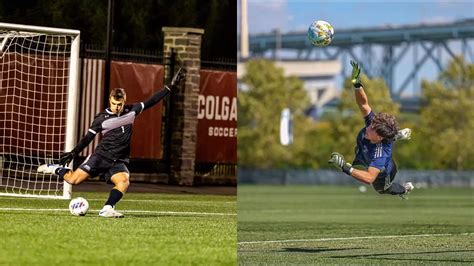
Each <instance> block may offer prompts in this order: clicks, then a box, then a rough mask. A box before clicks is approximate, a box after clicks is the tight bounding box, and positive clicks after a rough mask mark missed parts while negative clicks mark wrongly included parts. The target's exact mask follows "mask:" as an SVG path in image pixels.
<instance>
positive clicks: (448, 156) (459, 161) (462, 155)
mask: <svg viewBox="0 0 474 266" xmlns="http://www.w3.org/2000/svg"><path fill="white" fill-rule="evenodd" d="M422 90H423V96H422V97H423V100H424V102H425V105H424V107H423V109H422V112H421V125H422V130H421V132H420V133H421V134H422V136H423V140H424V142H423V145H422V153H423V154H424V160H427V161H429V162H430V167H432V168H442V169H446V168H449V169H457V170H464V169H474V64H468V63H467V62H465V60H464V59H463V58H462V57H456V58H454V59H453V60H452V61H451V62H449V64H448V66H447V67H446V69H445V70H444V71H443V72H442V73H441V74H440V76H439V79H438V80H437V81H434V82H428V81H423V82H422Z"/></svg>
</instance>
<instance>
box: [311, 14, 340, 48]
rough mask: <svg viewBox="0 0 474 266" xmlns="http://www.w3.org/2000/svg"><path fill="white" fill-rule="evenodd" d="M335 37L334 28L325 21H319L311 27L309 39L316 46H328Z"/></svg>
mask: <svg viewBox="0 0 474 266" xmlns="http://www.w3.org/2000/svg"><path fill="white" fill-rule="evenodd" d="M333 36H334V28H333V27H332V26H331V24H329V23H328V22H326V21H324V20H317V21H315V22H313V23H312V24H311V25H310V26H309V29H308V39H309V41H310V42H311V44H312V45H314V46H317V47H324V46H328V45H329V44H330V43H331V41H332V37H333Z"/></svg>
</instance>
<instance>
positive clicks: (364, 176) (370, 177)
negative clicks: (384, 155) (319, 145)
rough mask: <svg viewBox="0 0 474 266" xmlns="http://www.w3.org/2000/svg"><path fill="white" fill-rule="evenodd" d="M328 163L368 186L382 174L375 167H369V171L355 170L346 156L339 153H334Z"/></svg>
mask: <svg viewBox="0 0 474 266" xmlns="http://www.w3.org/2000/svg"><path fill="white" fill-rule="evenodd" d="M328 163H329V164H331V165H333V166H334V167H336V168H337V169H339V170H341V171H342V172H344V173H346V174H347V175H350V176H352V177H353V178H355V179H356V180H358V181H360V182H363V183H366V184H371V183H372V182H374V180H375V178H376V177H377V175H378V174H379V173H380V170H379V169H377V168H375V167H369V169H368V170H367V171H364V170H358V169H354V168H353V167H352V165H351V164H350V163H348V162H346V160H345V159H344V156H342V155H341V154H339V153H337V152H333V153H332V154H331V158H330V159H329V161H328Z"/></svg>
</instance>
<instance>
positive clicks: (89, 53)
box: [81, 44, 237, 71]
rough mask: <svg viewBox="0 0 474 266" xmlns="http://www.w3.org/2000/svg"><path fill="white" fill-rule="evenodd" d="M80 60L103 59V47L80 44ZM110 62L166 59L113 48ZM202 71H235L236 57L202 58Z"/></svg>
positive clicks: (141, 51) (151, 52)
mask: <svg viewBox="0 0 474 266" xmlns="http://www.w3.org/2000/svg"><path fill="white" fill-rule="evenodd" d="M81 58H95V59H105V46H104V45H102V44H100V45H98V44H82V45H81ZM111 60H118V61H127V62H135V63H144V64H165V63H166V62H165V61H166V59H165V58H164V57H163V52H162V51H160V50H144V49H134V48H119V47H113V48H112V51H111ZM201 68H202V69H214V70H227V71H237V55H236V57H235V58H225V57H216V58H202V59H201Z"/></svg>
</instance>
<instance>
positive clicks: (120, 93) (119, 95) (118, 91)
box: [109, 88, 127, 101]
mask: <svg viewBox="0 0 474 266" xmlns="http://www.w3.org/2000/svg"><path fill="white" fill-rule="evenodd" d="M109 97H110V98H114V99H115V100H117V101H120V100H124V99H125V98H127V94H126V93H125V90H124V89H123V88H115V89H113V90H112V91H111V92H110V95H109Z"/></svg>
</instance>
